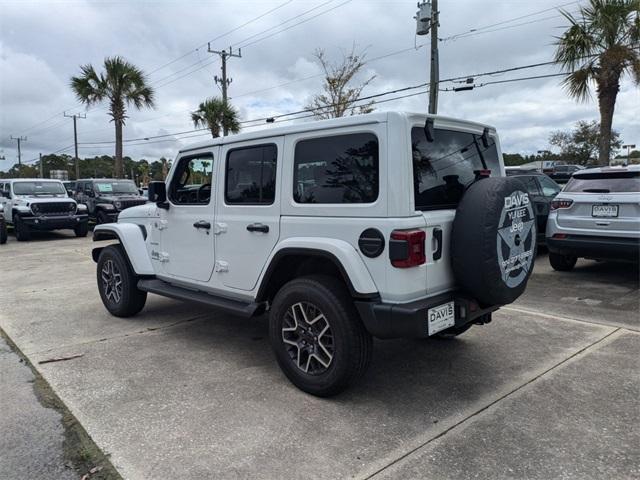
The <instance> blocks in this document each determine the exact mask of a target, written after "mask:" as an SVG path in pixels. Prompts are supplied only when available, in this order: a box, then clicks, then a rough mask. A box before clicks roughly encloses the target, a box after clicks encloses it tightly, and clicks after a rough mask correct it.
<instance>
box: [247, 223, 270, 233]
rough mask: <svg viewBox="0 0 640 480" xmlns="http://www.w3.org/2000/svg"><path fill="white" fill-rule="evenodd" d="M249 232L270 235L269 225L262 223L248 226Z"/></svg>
mask: <svg viewBox="0 0 640 480" xmlns="http://www.w3.org/2000/svg"><path fill="white" fill-rule="evenodd" d="M247 231H249V232H262V233H269V225H263V224H262V223H252V224H251V225H247Z"/></svg>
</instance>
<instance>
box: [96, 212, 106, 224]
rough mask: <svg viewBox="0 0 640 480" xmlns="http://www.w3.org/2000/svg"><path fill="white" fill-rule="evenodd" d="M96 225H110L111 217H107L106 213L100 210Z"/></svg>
mask: <svg viewBox="0 0 640 480" xmlns="http://www.w3.org/2000/svg"><path fill="white" fill-rule="evenodd" d="M96 223H97V224H98V225H102V224H103V223H109V215H107V214H106V213H105V212H103V211H102V210H100V211H99V212H98V213H97V214H96Z"/></svg>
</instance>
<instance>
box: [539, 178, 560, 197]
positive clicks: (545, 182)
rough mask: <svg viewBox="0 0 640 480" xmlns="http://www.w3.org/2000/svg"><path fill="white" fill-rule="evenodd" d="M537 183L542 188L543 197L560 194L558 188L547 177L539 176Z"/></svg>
mask: <svg viewBox="0 0 640 480" xmlns="http://www.w3.org/2000/svg"><path fill="white" fill-rule="evenodd" d="M538 181H539V182H540V186H541V187H542V195H544V196H545V197H555V196H556V195H557V194H558V193H560V186H559V185H558V184H557V183H556V182H554V181H553V180H551V179H550V178H549V177H547V176H543V175H541V176H539V177H538Z"/></svg>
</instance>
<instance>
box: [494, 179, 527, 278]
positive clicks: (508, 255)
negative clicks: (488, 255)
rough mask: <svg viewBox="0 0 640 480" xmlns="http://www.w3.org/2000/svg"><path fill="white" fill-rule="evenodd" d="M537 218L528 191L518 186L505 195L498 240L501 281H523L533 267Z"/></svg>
mask: <svg viewBox="0 0 640 480" xmlns="http://www.w3.org/2000/svg"><path fill="white" fill-rule="evenodd" d="M535 222H536V218H535V215H534V213H533V208H532V207H531V202H530V201H529V195H528V194H527V193H525V192H522V191H520V190H516V191H515V192H513V193H512V194H511V195H510V196H508V197H505V199H504V207H503V208H502V214H501V215H500V223H499V224H498V235H497V239H496V240H497V248H498V261H499V262H500V273H501V274H502V281H503V282H504V283H505V284H506V285H507V286H508V287H510V288H515V287H517V286H518V285H520V284H521V283H522V282H523V281H524V280H525V279H526V278H527V273H528V272H529V270H530V269H531V265H532V263H533V253H534V249H535V245H536V225H535Z"/></svg>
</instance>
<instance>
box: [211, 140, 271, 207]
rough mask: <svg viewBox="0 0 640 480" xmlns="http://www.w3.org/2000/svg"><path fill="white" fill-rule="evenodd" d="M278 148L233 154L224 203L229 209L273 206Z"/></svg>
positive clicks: (249, 149) (229, 157) (245, 149)
mask: <svg viewBox="0 0 640 480" xmlns="http://www.w3.org/2000/svg"><path fill="white" fill-rule="evenodd" d="M277 158H278V149H277V147H276V146H275V145H272V144H270V145H255V146H251V147H242V148H236V149H234V150H230V151H229V153H227V168H226V173H225V190H224V198H225V201H226V202H227V203H228V204H230V205H242V204H247V205H271V204H272V203H273V201H274V199H275V197H276V162H277Z"/></svg>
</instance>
